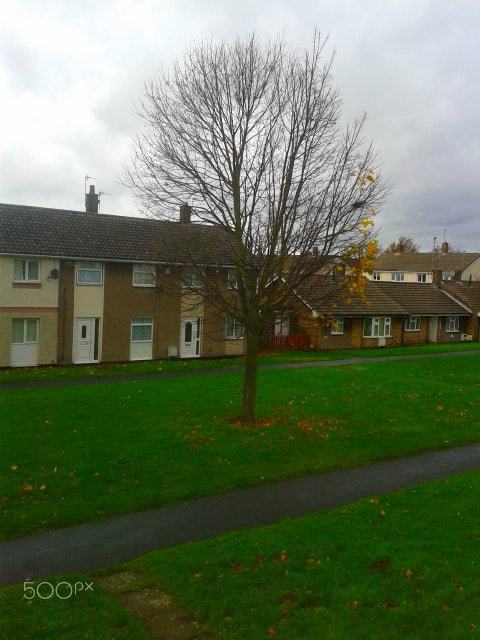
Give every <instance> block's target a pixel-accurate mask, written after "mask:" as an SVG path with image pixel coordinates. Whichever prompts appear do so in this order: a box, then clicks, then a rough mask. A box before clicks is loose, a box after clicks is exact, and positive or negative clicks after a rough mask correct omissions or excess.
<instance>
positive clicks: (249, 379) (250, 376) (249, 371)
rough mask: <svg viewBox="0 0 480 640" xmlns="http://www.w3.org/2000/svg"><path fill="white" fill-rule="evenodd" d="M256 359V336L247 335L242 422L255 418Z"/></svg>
mask: <svg viewBox="0 0 480 640" xmlns="http://www.w3.org/2000/svg"><path fill="white" fill-rule="evenodd" d="M257 361H258V337H257V336H247V354H246V359H245V377H244V380H243V396H242V415H241V420H242V422H253V420H255V403H256V398H257Z"/></svg>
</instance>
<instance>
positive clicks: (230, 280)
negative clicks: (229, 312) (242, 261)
mask: <svg viewBox="0 0 480 640" xmlns="http://www.w3.org/2000/svg"><path fill="white" fill-rule="evenodd" d="M227 289H238V278H237V274H236V273H235V269H227Z"/></svg>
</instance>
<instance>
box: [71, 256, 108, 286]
mask: <svg viewBox="0 0 480 640" xmlns="http://www.w3.org/2000/svg"><path fill="white" fill-rule="evenodd" d="M87 273H91V274H93V273H98V280H84V279H83V277H84V276H85V275H86V274H87ZM75 282H76V283H77V284H78V285H81V286H88V285H90V286H94V287H98V286H101V285H102V283H103V265H102V263H101V262H96V261H91V260H80V261H78V262H76V263H75Z"/></svg>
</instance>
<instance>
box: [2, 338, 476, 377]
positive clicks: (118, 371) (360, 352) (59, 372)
mask: <svg viewBox="0 0 480 640" xmlns="http://www.w3.org/2000/svg"><path fill="white" fill-rule="evenodd" d="M478 349H479V344H478V343H474V342H461V343H458V342H457V343H455V344H428V345H422V346H415V347H395V348H389V349H385V348H372V349H348V350H345V351H343V350H342V351H338V350H331V351H321V352H318V351H274V350H266V351H263V352H262V353H261V354H260V357H259V361H258V364H259V366H268V365H271V364H288V363H294V362H312V361H322V360H345V359H347V360H348V359H351V358H375V357H387V356H391V355H415V354H417V355H420V354H432V353H451V352H455V351H459V352H463V351H477V350H478ZM243 365H244V358H243V357H235V358H213V359H210V358H200V359H195V358H194V359H191V360H171V361H167V360H146V361H144V362H116V363H111V364H109V363H102V364H88V365H67V366H61V365H55V366H40V367H23V368H22V367H20V368H13V369H12V368H3V369H0V388H1V385H2V384H8V383H21V382H27V383H32V382H37V381H43V380H79V379H84V378H107V377H110V376H132V375H135V376H142V375H145V374H147V375H151V374H154V375H155V374H162V373H170V372H176V371H192V372H195V371H201V370H203V369H230V368H232V367H243Z"/></svg>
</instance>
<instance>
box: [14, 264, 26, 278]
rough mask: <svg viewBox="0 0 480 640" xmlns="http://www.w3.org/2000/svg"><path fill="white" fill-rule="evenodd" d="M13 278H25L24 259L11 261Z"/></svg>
mask: <svg viewBox="0 0 480 640" xmlns="http://www.w3.org/2000/svg"><path fill="white" fill-rule="evenodd" d="M13 279H14V280H25V260H14V262H13Z"/></svg>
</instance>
